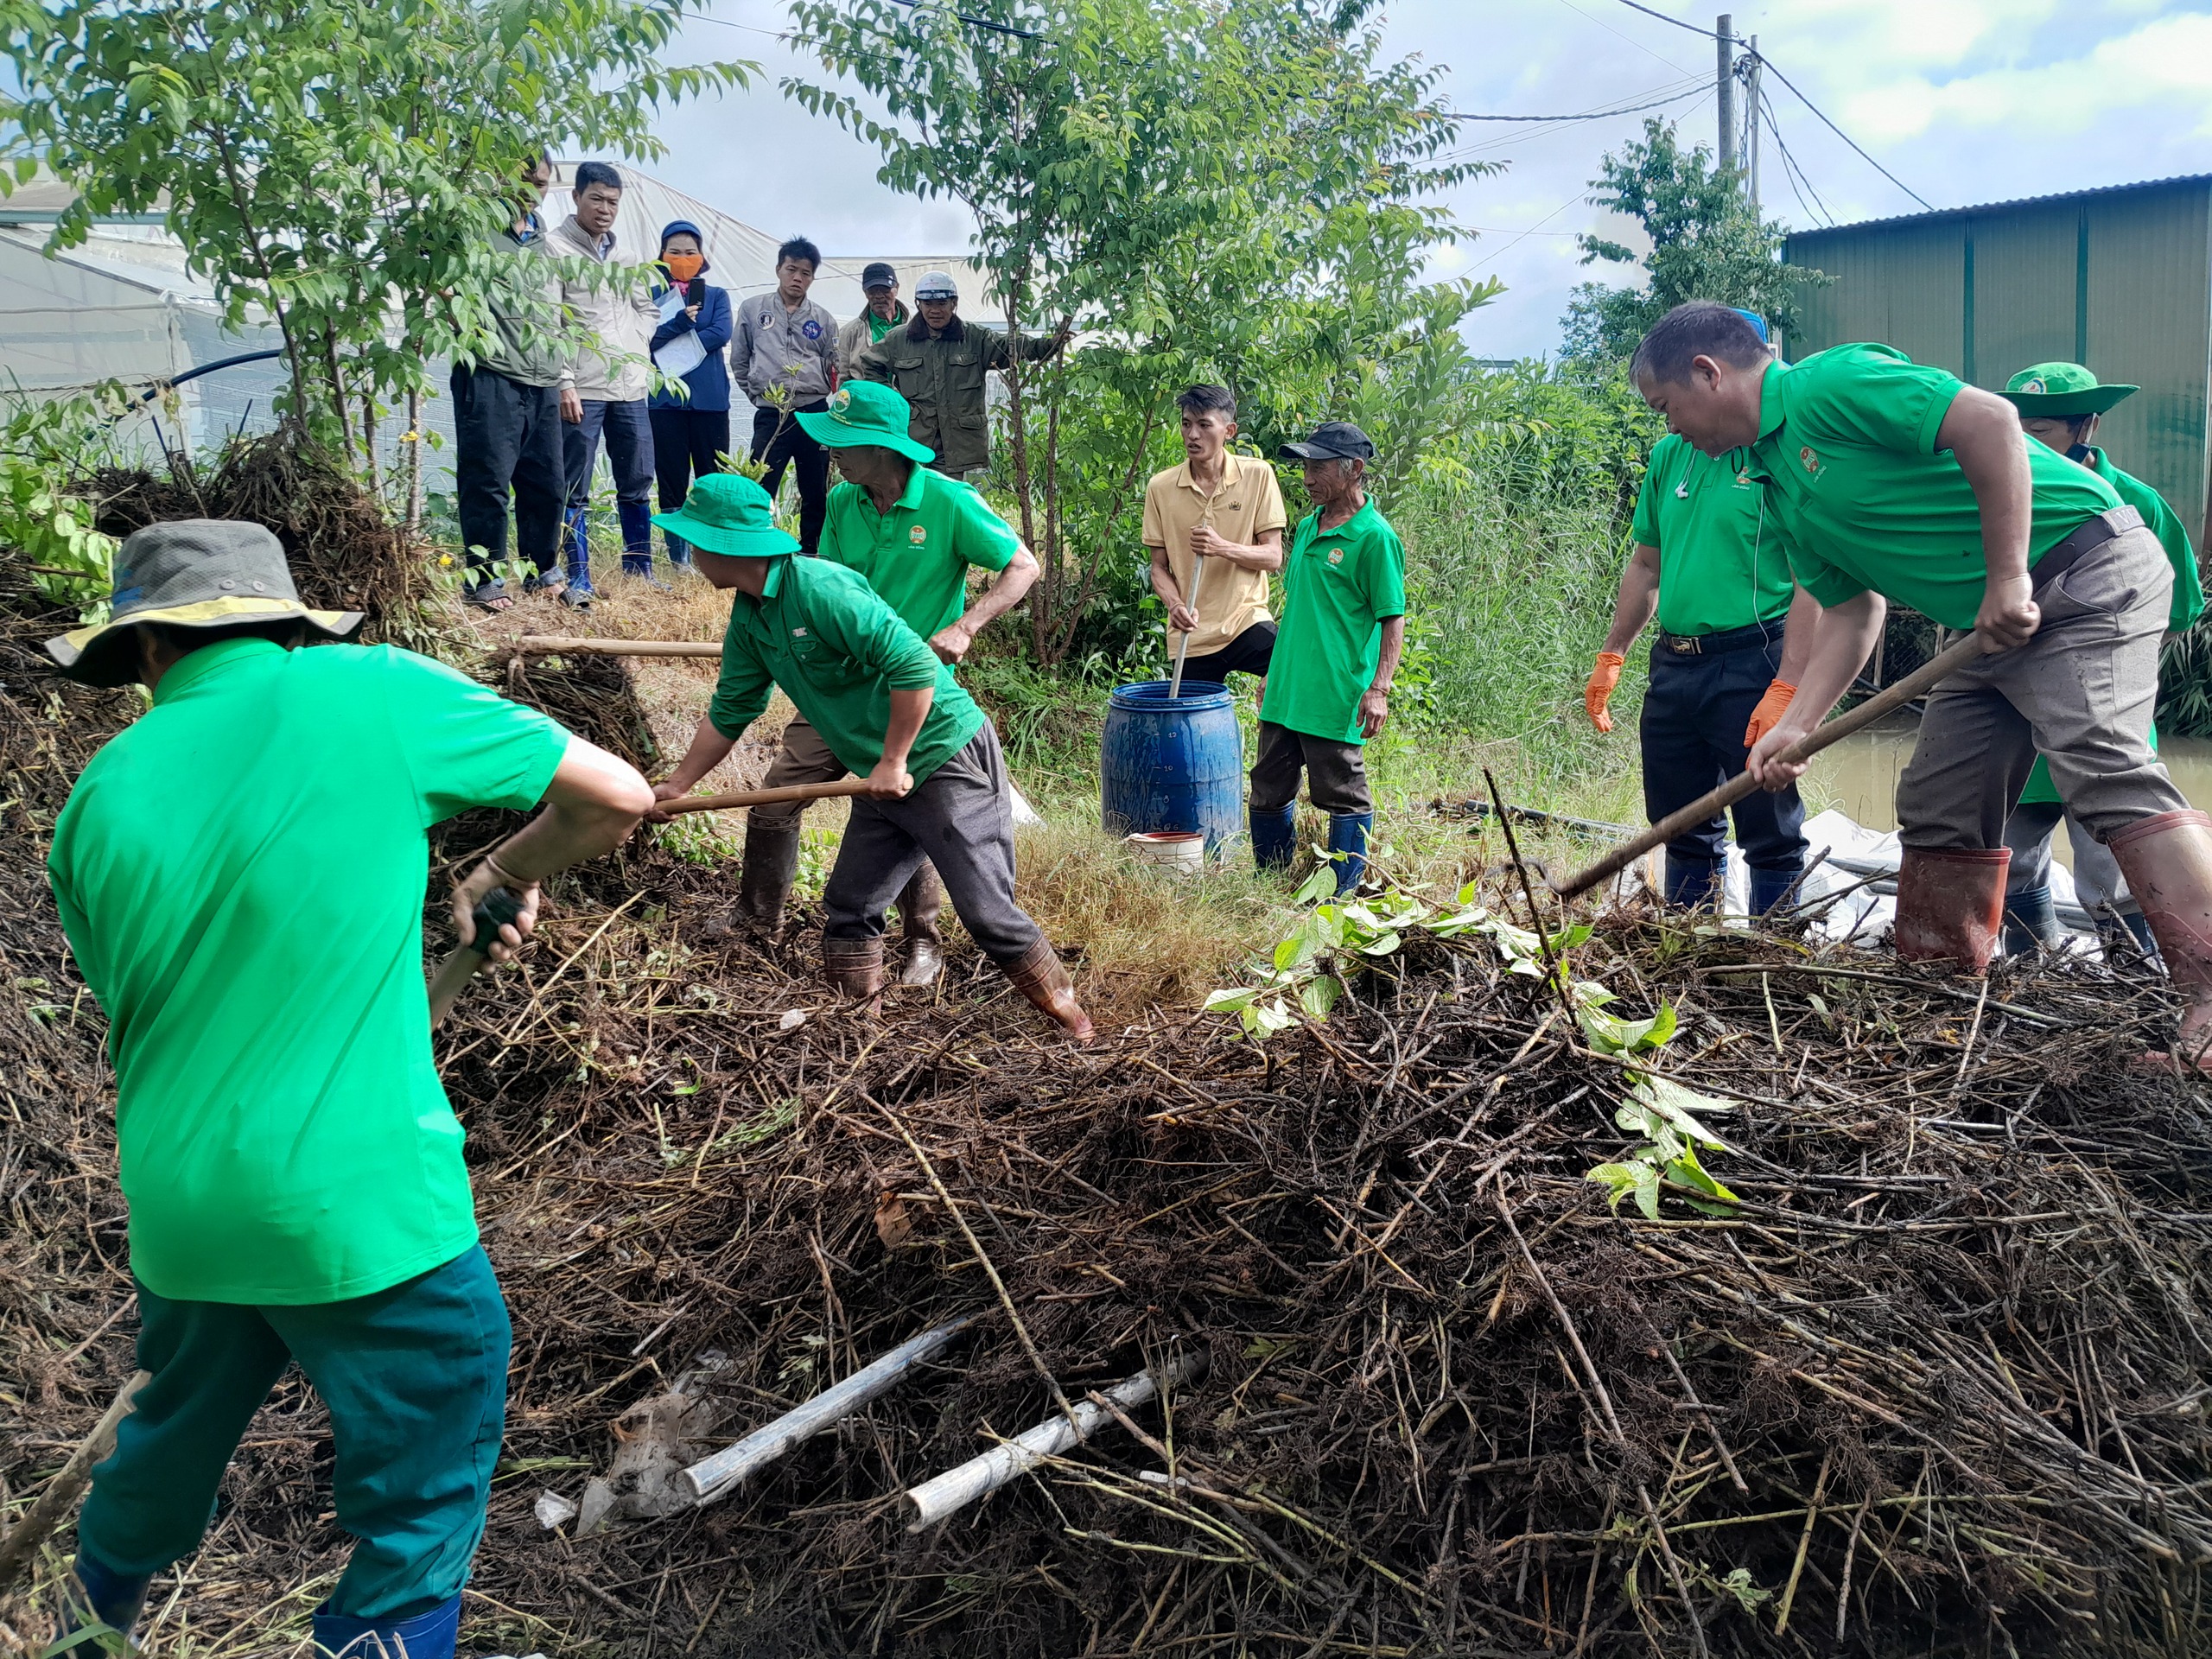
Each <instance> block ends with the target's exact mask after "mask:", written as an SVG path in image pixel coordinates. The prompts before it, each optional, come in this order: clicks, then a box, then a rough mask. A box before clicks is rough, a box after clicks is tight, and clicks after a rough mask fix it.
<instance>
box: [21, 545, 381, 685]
mask: <svg viewBox="0 0 2212 1659" xmlns="http://www.w3.org/2000/svg"><path fill="white" fill-rule="evenodd" d="M361 616H362V613H360V612H359V611H317V610H311V609H309V608H308V607H307V606H306V605H304V604H302V603H301V601H300V590H299V589H298V588H296V587H295V586H293V584H292V572H291V570H290V568H289V566H287V565H286V564H285V563H284V544H283V543H282V542H280V541H278V540H277V537H276V536H275V535H274V534H273V533H272V532H270V531H269V530H268V529H267V528H266V527H265V526H264V525H261V524H247V523H245V522H242V521H240V520H238V519H232V518H181V519H177V520H175V521H173V522H171V523H168V524H149V525H147V526H146V527H145V529H143V530H137V531H132V532H131V533H130V535H129V536H127V537H124V542H123V545H122V547H121V548H120V549H118V550H117V552H116V556H115V569H114V576H113V586H112V589H111V593H110V594H109V596H108V615H107V620H106V621H105V622H99V623H95V624H93V625H92V626H90V627H84V628H77V629H74V630H73V631H72V632H68V633H65V634H63V635H61V636H60V638H59V639H49V640H48V641H47V642H46V651H47V655H48V656H49V657H51V658H54V662H55V664H57V665H58V666H59V667H60V670H61V671H62V673H63V674H65V675H67V677H69V678H70V679H73V680H75V681H77V682H78V683H79V684H83V685H99V686H118V685H130V684H131V683H134V682H135V681H137V678H138V676H139V662H138V652H137V639H136V637H135V635H134V634H133V632H132V630H133V629H135V628H136V627H137V626H138V625H139V624H140V623H142V622H162V623H167V624H169V625H170V626H175V627H180V628H225V627H233V626H237V625H238V623H241V622H281V621H284V620H288V619H289V620H296V621H298V622H301V623H302V624H304V625H305V626H308V628H310V629H312V630H314V631H315V632H317V633H320V634H321V635H322V636H323V637H324V638H325V639H345V638H346V636H347V635H348V634H350V633H352V632H353V631H354V630H355V629H356V628H358V627H359V626H361Z"/></svg>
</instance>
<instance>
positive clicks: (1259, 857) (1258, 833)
mask: <svg viewBox="0 0 2212 1659" xmlns="http://www.w3.org/2000/svg"><path fill="white" fill-rule="evenodd" d="M1247 816H1248V817H1249V821H1250V823H1251V826H1252V861H1253V862H1254V863H1255V864H1256V865H1258V866H1259V867H1260V868H1262V869H1263V870H1287V869H1288V868H1290V861H1291V860H1292V859H1294V858H1295V857H1297V856H1298V803H1297V802H1295V801H1293V802H1291V803H1290V804H1288V805H1287V806H1279V807H1277V808H1275V810H1274V811H1272V812H1266V811H1262V810H1261V809H1260V808H1258V807H1256V806H1255V807H1254V808H1252V809H1251V810H1250V812H1249V814H1248V815H1247Z"/></svg>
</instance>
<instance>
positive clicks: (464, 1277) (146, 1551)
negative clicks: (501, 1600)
mask: <svg viewBox="0 0 2212 1659" xmlns="http://www.w3.org/2000/svg"><path fill="white" fill-rule="evenodd" d="M138 1313H139V1321H140V1323H139V1332H138V1363H139V1365H140V1367H141V1368H142V1369H143V1370H147V1371H150V1372H151V1373H152V1374H153V1380H152V1381H151V1382H149V1383H147V1384H146V1386H145V1387H144V1388H143V1389H140V1390H139V1392H138V1400H137V1408H136V1409H135V1410H134V1411H133V1412H132V1413H131V1414H130V1416H128V1417H126V1418H124V1420H123V1425H122V1428H121V1430H120V1432H119V1433H118V1434H117V1436H116V1446H115V1452H114V1454H113V1455H112V1456H111V1457H110V1458H109V1459H107V1460H106V1461H105V1462H104V1463H102V1464H101V1465H99V1467H98V1468H96V1469H95V1470H93V1471H92V1495H91V1496H90V1497H87V1498H86V1500H85V1510H84V1514H83V1516H82V1518H81V1519H80V1520H79V1522H78V1527H77V1537H78V1543H79V1548H80V1549H83V1550H87V1551H89V1552H90V1553H91V1554H92V1555H93V1556H94V1557H96V1558H97V1559H98V1560H99V1562H100V1563H101V1565H102V1566H104V1567H106V1568H107V1569H108V1570H109V1571H110V1572H111V1573H116V1574H119V1575H126V1576H128V1575H137V1574H144V1573H157V1572H159V1571H161V1570H162V1568H163V1567H168V1565H169V1564H170V1563H171V1562H173V1561H176V1560H181V1559H182V1558H183V1557H185V1556H187V1555H188V1554H191V1553H192V1552H193V1551H194V1549H196V1548H198V1547H199V1544H200V1535H202V1534H203V1533H205V1532H206V1531H207V1524H208V1522H209V1520H210V1519H211V1517H212V1516H213V1510H214V1504H215V1492H216V1488H217V1486H218V1485H219V1483H220V1482H221V1480H222V1478H223V1470H224V1467H225V1465H227V1464H228V1463H229V1462H230V1460H231V1454H232V1452H234V1451H236V1450H237V1449H238V1438H239V1436H241V1435H242V1434H244V1433H245V1429H246V1425H247V1424H248V1423H249V1422H251V1421H252V1418H253V1414H254V1413H255V1411H256V1410H257V1409H258V1408H260V1405H261V1402H263V1400H264V1399H265V1398H267V1397H268V1394H269V1390H270V1389H271V1388H273V1387H274V1386H275V1385H276V1383H277V1378H279V1377H280V1376H283V1374H284V1369H285V1367H286V1366H287V1365H289V1364H290V1363H292V1362H293V1361H295V1360H296V1361H298V1362H299V1366H300V1369H301V1370H302V1371H303V1372H305V1373H306V1374H307V1378H308V1382H309V1383H312V1384H313V1385H314V1387H315V1392H316V1393H317V1394H318V1395H321V1397H322V1402H323V1404H324V1405H325V1406H327V1408H329V1411H330V1427H331V1434H332V1438H333V1439H334V1440H335V1441H336V1443H337V1469H336V1473H335V1476H334V1480H333V1486H334V1494H333V1495H334V1497H335V1499H336V1508H337V1511H338V1524H339V1525H340V1526H341V1527H343V1528H344V1529H346V1531H347V1532H349V1533H351V1534H352V1535H353V1537H354V1538H355V1539H356V1540H357V1542H356V1544H355V1545H354V1548H353V1560H351V1561H350V1562H349V1563H348V1564H347V1566H346V1573H345V1575H344V1576H343V1577H342V1578H340V1580H339V1581H338V1587H337V1588H336V1589H335V1590H334V1591H333V1592H332V1593H331V1597H330V1599H329V1601H328V1602H327V1603H326V1604H325V1611H329V1612H334V1613H340V1614H345V1615H347V1616H350V1617H352V1618H365V1619H385V1618H409V1617H411V1616H412V1615H414V1614H416V1613H422V1612H427V1611H429V1610H430V1609H432V1608H434V1607H435V1606H437V1605H439V1604H440V1603H442V1602H445V1601H448V1600H450V1599H452V1598H454V1596H457V1595H459V1594H460V1593H461V1585H462V1583H463V1582H464V1581H465V1580H467V1577H468V1563H469V1560H470V1559H471V1558H472V1557H473V1556H474V1554H476V1546H477V1542H478V1541H479V1540H480V1539H481V1538H482V1537H483V1535H484V1503H485V1499H486V1495H487V1494H488V1493H489V1491H490V1490H491V1484H492V1471H493V1466H494V1465H496V1464H497V1462H498V1461H499V1436H500V1433H501V1430H502V1429H503V1427H505V1417H506V1394H507V1352H508V1349H509V1346H510V1344H511V1341H512V1332H511V1331H510V1328H509V1326H508V1324H507V1310H506V1305H505V1302H504V1301H502V1300H501V1299H500V1296H499V1281H498V1280H497V1279H495V1278H493V1274H492V1264H491V1262H488V1261H486V1259H485V1255H484V1251H483V1249H482V1248H481V1247H475V1248H472V1249H469V1250H468V1251H467V1253H466V1254H465V1255H458V1256H456V1257H454V1259H453V1260H452V1261H450V1262H447V1263H446V1264H445V1266H443V1267H442V1268H433V1269H432V1270H431V1271H429V1273H426V1274H422V1275H421V1276H419V1277H417V1278H414V1279H410V1280H408V1281H406V1282H405V1283H404V1284H398V1285H394V1286H392V1287H391V1288H390V1289H388V1290H381V1291H378V1292H377V1293H376V1294H374V1295H372V1296H357V1297H354V1298H353V1299H352V1300H347V1301H343V1302H316V1303H310V1304H307V1305H304V1306H291V1307H285V1306H265V1307H264V1306H243V1305H240V1304H238V1303H232V1302H173V1301H169V1300H166V1299H165V1298H162V1297H160V1296H157V1295H156V1294H154V1293H153V1292H152V1291H150V1290H148V1289H147V1288H146V1287H144V1286H143V1285H141V1286H139V1287H138Z"/></svg>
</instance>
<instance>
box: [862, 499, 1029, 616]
mask: <svg viewBox="0 0 2212 1659" xmlns="http://www.w3.org/2000/svg"><path fill="white" fill-rule="evenodd" d="M1020 550H1021V537H1019V536H1017V535H1015V534H1014V526H1013V525H1011V524H1007V521H1006V520H1005V519H1003V518H1000V517H999V516H998V514H996V513H995V512H992V511H991V508H990V504H989V503H988V502H986V501H985V500H984V499H983V498H982V496H981V495H979V494H977V493H976V491H975V490H973V489H972V488H970V487H969V486H967V485H965V484H963V483H962V482H960V480H957V479H952V478H947V477H946V476H945V475H944V474H943V473H933V472H931V470H930V469H929V468H928V467H915V468H914V475H913V476H912V478H910V479H908V480H906V488H905V489H904V490H903V491H901V492H900V493H899V499H898V500H896V501H894V502H893V503H892V505H891V511H890V512H885V513H879V512H876V510H875V503H874V501H873V500H871V499H869V497H868V492H867V491H866V490H864V489H862V488H861V486H859V485H857V484H840V485H839V486H837V487H836V489H834V490H832V491H830V492H829V511H828V516H827V518H825V519H824V521H823V531H822V556H823V558H825V559H832V560H835V561H836V563H839V564H842V565H844V566H845V567H846V568H847V569H853V570H857V571H859V572H860V573H861V575H863V576H864V577H866V578H867V579H868V586H869V587H871V588H874V589H875V591H876V592H877V593H879V594H881V595H882V596H883V600H884V602H885V603H886V604H887V605H888V606H890V607H891V608H892V609H893V611H895V612H897V613H898V615H899V620H900V621H901V622H904V623H905V624H906V626H908V627H910V628H912V630H913V631H914V632H916V633H918V634H920V635H921V636H922V638H923V639H930V638H931V637H933V636H934V635H936V634H938V633H941V632H944V630H945V629H947V628H949V627H950V626H952V625H953V624H954V623H956V622H957V621H958V620H960V619H961V617H962V616H963V614H964V613H966V612H967V609H968V570H969V566H971V565H972V566H974V567H975V568H976V569H978V570H990V571H999V570H1003V569H1006V568H1007V565H1009V564H1011V563H1013V562H1014V555H1015V554H1016V553H1018V552H1020Z"/></svg>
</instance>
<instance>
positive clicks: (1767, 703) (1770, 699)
mask: <svg viewBox="0 0 2212 1659" xmlns="http://www.w3.org/2000/svg"><path fill="white" fill-rule="evenodd" d="M1796 695H1797V688H1796V686H1794V685H1792V684H1790V683H1789V681H1787V680H1777V681H1775V682H1774V683H1773V684H1771V685H1770V686H1768V687H1767V689H1766V696H1763V697H1761V698H1760V699H1759V706H1758V708H1756V709H1752V710H1751V724H1750V725H1748V726H1746V727H1745V728H1744V747H1745V748H1747V749H1749V748H1756V747H1758V741H1759V739H1761V738H1763V737H1764V736H1765V735H1766V734H1768V733H1769V732H1770V731H1772V730H1773V729H1774V728H1775V725H1776V723H1777V721H1780V720H1781V718H1782V711H1783V709H1787V708H1788V707H1789V700H1790V699H1791V698H1792V697H1794V696H1796Z"/></svg>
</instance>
